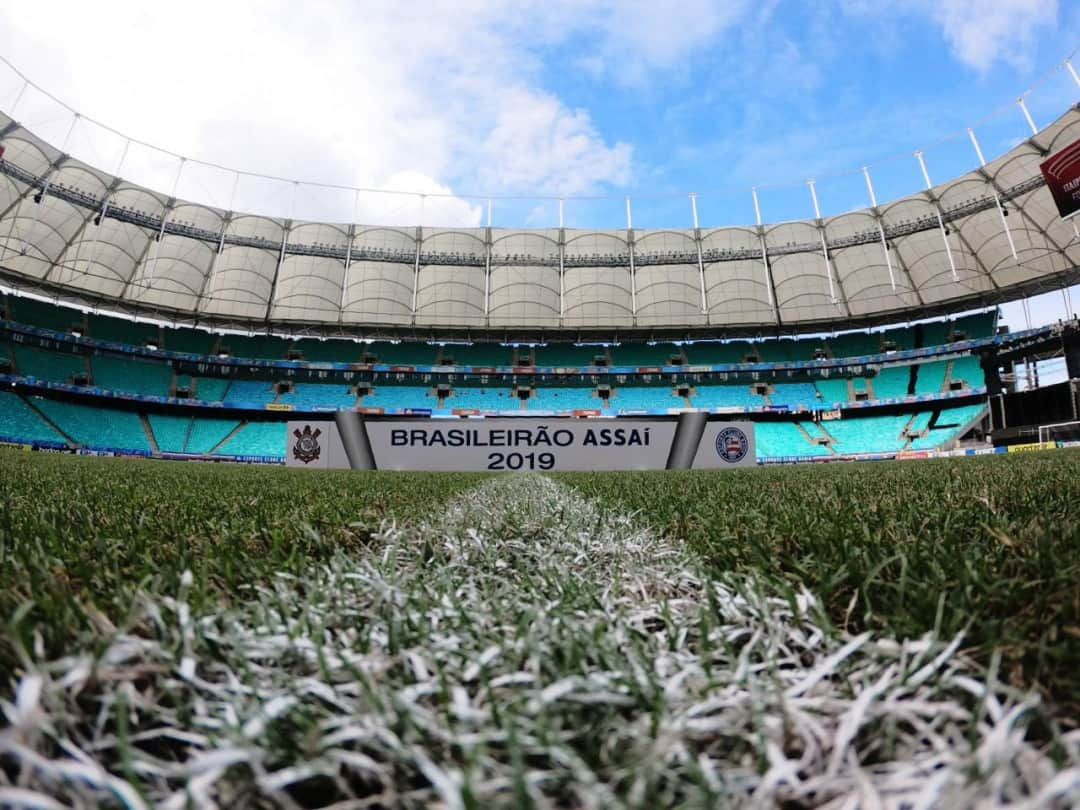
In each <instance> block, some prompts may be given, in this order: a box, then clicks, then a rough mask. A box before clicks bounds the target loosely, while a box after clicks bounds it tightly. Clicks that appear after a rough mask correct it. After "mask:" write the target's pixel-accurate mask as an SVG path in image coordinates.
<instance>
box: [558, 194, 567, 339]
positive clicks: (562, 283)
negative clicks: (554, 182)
mask: <svg viewBox="0 0 1080 810" xmlns="http://www.w3.org/2000/svg"><path fill="white" fill-rule="evenodd" d="M564 203H565V200H563V198H562V197H559V326H562V322H563V318H564V317H565V316H566V229H565V227H564V225H565V223H564V220H563V204H564Z"/></svg>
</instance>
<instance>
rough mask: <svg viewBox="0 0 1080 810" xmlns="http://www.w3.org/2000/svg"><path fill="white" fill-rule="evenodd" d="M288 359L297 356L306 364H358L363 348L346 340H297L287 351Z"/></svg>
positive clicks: (361, 357) (361, 358)
mask: <svg viewBox="0 0 1080 810" xmlns="http://www.w3.org/2000/svg"><path fill="white" fill-rule="evenodd" d="M287 353H288V355H289V356H290V357H292V356H293V355H294V354H297V353H298V354H299V355H300V358H297V359H303V360H304V361H305V362H308V363H359V362H361V361H362V360H363V348H362V347H361V346H360V344H358V343H353V342H352V341H348V340H314V339H312V338H308V339H305V340H298V341H296V342H295V343H293V344H292V345H291V346H290V347H289V348H288V350H287Z"/></svg>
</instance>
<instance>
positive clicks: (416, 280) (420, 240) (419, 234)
mask: <svg viewBox="0 0 1080 810" xmlns="http://www.w3.org/2000/svg"><path fill="white" fill-rule="evenodd" d="M426 201H427V195H426V194H421V195H420V224H419V225H417V226H416V259H415V260H414V261H413V280H412V322H413V324H415V323H416V294H417V291H418V290H419V288H420V248H421V247H422V246H423V244H424V203H425V202H426Z"/></svg>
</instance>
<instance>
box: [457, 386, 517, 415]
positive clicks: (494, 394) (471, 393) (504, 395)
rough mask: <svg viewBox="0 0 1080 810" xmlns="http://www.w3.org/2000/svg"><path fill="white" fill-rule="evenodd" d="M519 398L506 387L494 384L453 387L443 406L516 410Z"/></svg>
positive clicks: (487, 409)
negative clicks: (478, 386)
mask: <svg viewBox="0 0 1080 810" xmlns="http://www.w3.org/2000/svg"><path fill="white" fill-rule="evenodd" d="M519 402H520V400H519V399H518V398H517V397H515V396H514V395H513V394H512V393H511V391H510V389H509V388H508V387H499V388H496V387H494V386H492V387H489V388H476V387H473V386H460V387H455V388H454V389H453V390H452V392H451V395H450V396H449V397H447V398H446V399H445V400H444V401H443V407H444V408H463V409H471V408H476V409H479V410H486V411H516V410H518V409H519V408H520V405H519V404H518V403H519Z"/></svg>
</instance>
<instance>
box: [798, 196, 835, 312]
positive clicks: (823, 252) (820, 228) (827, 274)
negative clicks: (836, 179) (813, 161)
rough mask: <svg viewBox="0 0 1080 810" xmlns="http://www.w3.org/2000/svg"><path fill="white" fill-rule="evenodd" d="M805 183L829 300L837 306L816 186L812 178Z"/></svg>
mask: <svg viewBox="0 0 1080 810" xmlns="http://www.w3.org/2000/svg"><path fill="white" fill-rule="evenodd" d="M806 185H808V186H809V187H810V200H811V202H813V204H814V219H815V220H817V231H818V236H819V237H820V238H821V257H822V259H824V260H825V278H827V279H828V280H829V301H831V302H832V305H833V306H839V305H840V301H839V300H838V299H837V297H836V287H835V285H834V284H833V270H832V262H830V261H829V246H828V244H827V243H826V241H825V225H824V224H823V223H822V221H821V206H820V205H819V204H818V197H817V187H816V186H815V185H814V178H812V177H811V178H810V179H809V180H807V181H806Z"/></svg>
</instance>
